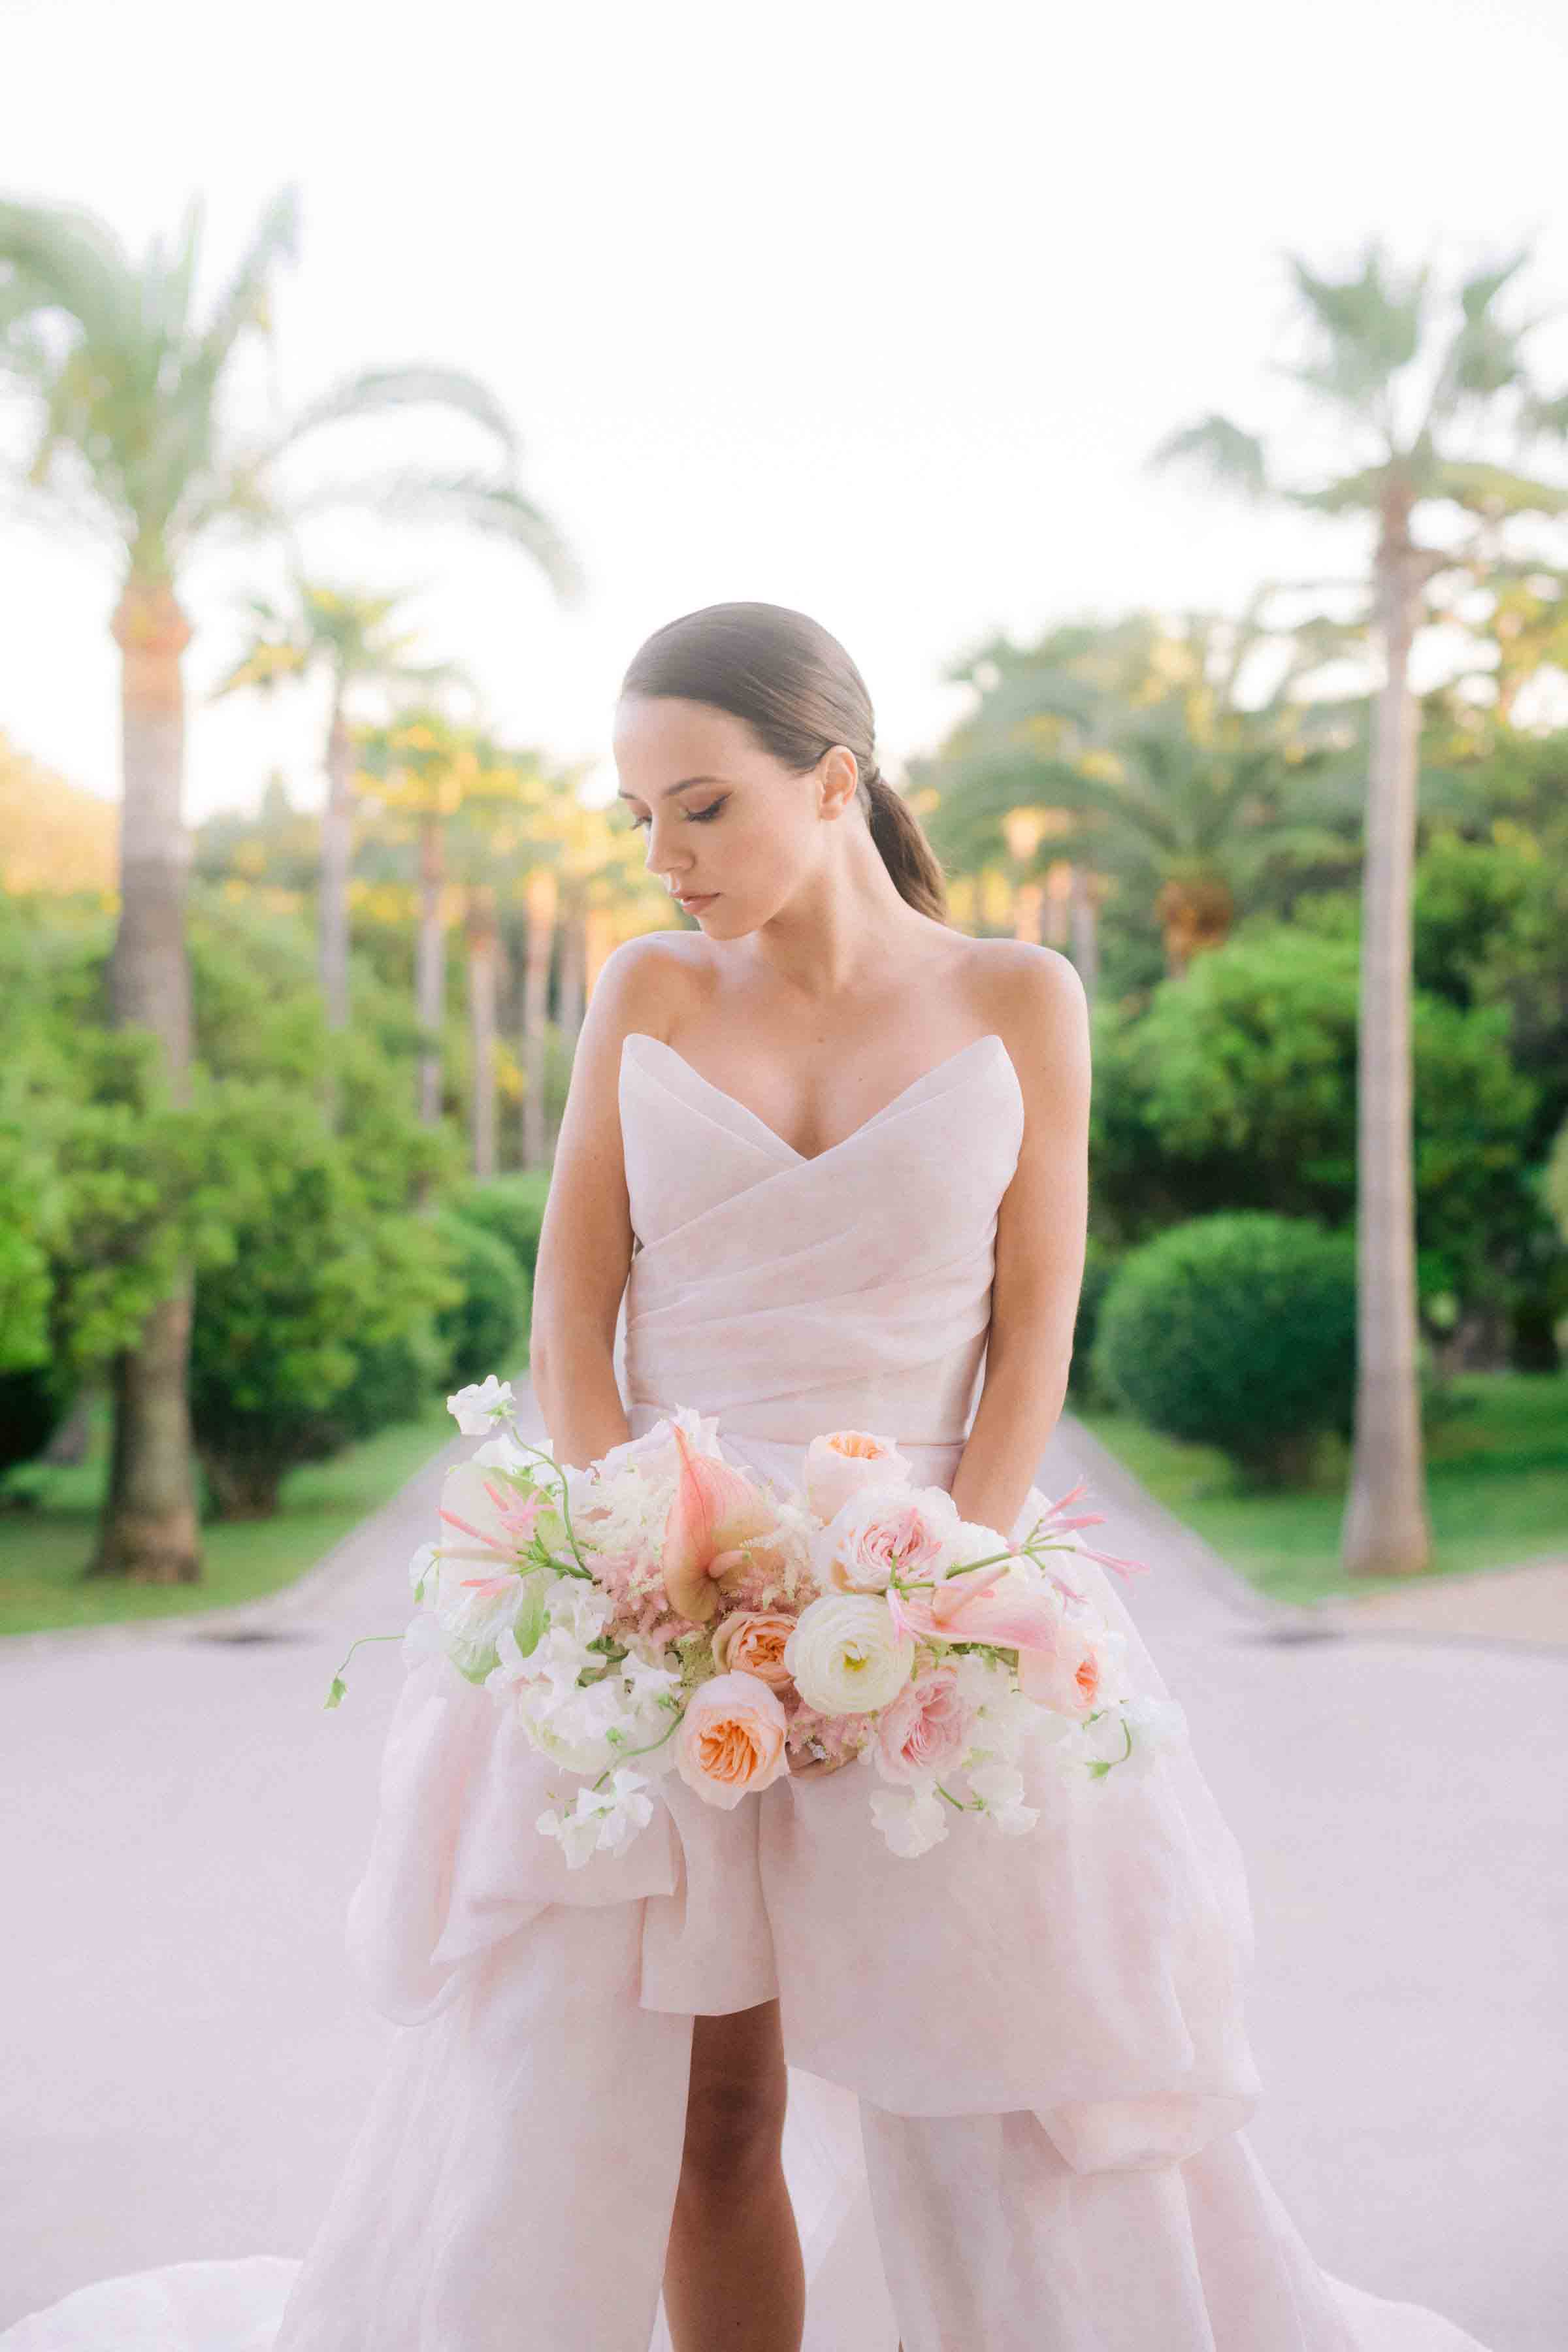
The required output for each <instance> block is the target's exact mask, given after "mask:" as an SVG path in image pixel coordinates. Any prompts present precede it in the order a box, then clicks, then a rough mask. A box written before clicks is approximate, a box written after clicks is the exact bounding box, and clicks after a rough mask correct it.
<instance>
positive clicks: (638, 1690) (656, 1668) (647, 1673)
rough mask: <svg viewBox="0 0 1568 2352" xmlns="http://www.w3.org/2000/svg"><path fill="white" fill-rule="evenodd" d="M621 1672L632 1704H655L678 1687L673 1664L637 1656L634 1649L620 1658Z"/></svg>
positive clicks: (678, 1683) (638, 1705)
mask: <svg viewBox="0 0 1568 2352" xmlns="http://www.w3.org/2000/svg"><path fill="white" fill-rule="evenodd" d="M621 1674H622V1675H623V1676H624V1678H625V1680H626V1689H627V1696H628V1697H629V1699H630V1702H631V1704H632V1706H637V1707H649V1706H657V1705H658V1701H659V1700H660V1699H661V1698H667V1697H671V1696H674V1694H675V1693H676V1692H677V1691H679V1688H680V1676H679V1673H678V1672H677V1671H676V1669H675V1668H674V1667H673V1666H666V1665H661V1664H658V1662H657V1661H656V1660H654V1659H652V1658H645V1657H642V1656H639V1654H638V1653H637V1651H636V1650H633V1651H631V1652H630V1653H629V1654H628V1655H627V1656H626V1657H625V1658H623V1659H622V1661H621Z"/></svg>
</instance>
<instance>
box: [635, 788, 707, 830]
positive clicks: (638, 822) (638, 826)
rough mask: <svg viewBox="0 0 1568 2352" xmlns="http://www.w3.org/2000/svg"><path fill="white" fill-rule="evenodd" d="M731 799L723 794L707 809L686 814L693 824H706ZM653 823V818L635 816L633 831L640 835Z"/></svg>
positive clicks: (690, 809)
mask: <svg viewBox="0 0 1568 2352" xmlns="http://www.w3.org/2000/svg"><path fill="white" fill-rule="evenodd" d="M729 797H730V795H729V793H721V795H720V797H719V798H718V799H717V800H716V801H710V802H709V803H708V805H707V807H706V808H700V809H698V808H689V809H688V810H687V811H686V812H685V813H686V814H687V815H688V816H689V817H690V818H691V820H692V822H693V824H708V823H709V821H710V819H711V818H713V817H716V816H717V815H718V814H719V812H720V810H721V808H722V807H723V805H724V803H725V802H726V801H727V800H728V799H729ZM652 822H653V819H652V818H651V817H646V816H634V817H633V819H632V830H633V831H634V832H637V833H640V832H642V831H643V829H644V828H645V827H646V826H647V825H649V824H652Z"/></svg>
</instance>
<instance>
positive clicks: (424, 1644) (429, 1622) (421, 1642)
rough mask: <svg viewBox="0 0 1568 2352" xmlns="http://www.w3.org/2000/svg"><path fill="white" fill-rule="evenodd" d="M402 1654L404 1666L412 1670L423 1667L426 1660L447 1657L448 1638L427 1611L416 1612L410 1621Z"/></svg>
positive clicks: (404, 1638)
mask: <svg viewBox="0 0 1568 2352" xmlns="http://www.w3.org/2000/svg"><path fill="white" fill-rule="evenodd" d="M401 1654H402V1658H403V1663H404V1664H405V1666H407V1667H408V1668H410V1669H411V1670H412V1669H413V1668H414V1667H415V1666H422V1665H423V1664H424V1663H425V1661H426V1658H434V1657H445V1656H446V1654H447V1643H446V1637H445V1635H444V1634H443V1633H442V1631H441V1628H440V1625H439V1624H438V1623H437V1620H436V1619H435V1618H434V1617H433V1616H432V1615H431V1613H430V1612H429V1611H428V1610H427V1609H418V1610H416V1612H415V1613H414V1615H413V1616H412V1617H411V1618H410V1619H409V1621H408V1625H407V1629H406V1631H405V1633H404V1636H403V1643H402V1653H401Z"/></svg>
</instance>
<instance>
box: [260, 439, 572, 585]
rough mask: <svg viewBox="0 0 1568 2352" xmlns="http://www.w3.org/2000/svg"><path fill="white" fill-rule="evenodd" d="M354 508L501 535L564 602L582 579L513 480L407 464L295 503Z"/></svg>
mask: <svg viewBox="0 0 1568 2352" xmlns="http://www.w3.org/2000/svg"><path fill="white" fill-rule="evenodd" d="M342 507H358V508H362V509H368V510H369V511H372V512H374V513H377V514H380V515H383V516H384V517H386V518H387V519H388V520H395V521H398V522H420V523H434V524H444V523H445V524H457V525H459V526H461V527H462V528H464V529H467V530H479V531H483V532H485V533H486V534H487V535H489V536H490V537H492V538H498V539H504V540H506V541H509V542H510V544H511V545H512V546H514V547H521V549H523V551H525V552H526V553H527V554H530V555H531V556H532V557H533V559H534V561H535V562H537V564H538V565H539V568H540V570H541V571H542V572H543V573H544V576H545V578H546V579H547V580H548V581H549V583H550V584H551V586H552V588H553V589H554V590H555V592H556V593H557V595H558V596H559V597H560V598H561V600H562V602H563V604H574V603H575V602H576V601H577V600H578V599H579V598H580V597H581V596H582V595H583V593H584V587H585V583H584V576H583V573H582V572H581V570H580V569H579V567H578V564H577V561H576V558H575V557H574V554H573V553H572V551H571V550H570V548H569V547H568V546H567V543H566V541H564V539H563V537H562V535H561V533H560V532H559V531H558V530H557V529H556V526H555V524H554V523H553V522H552V520H550V518H549V517H548V516H547V515H546V514H545V513H544V511H543V510H542V508H540V507H538V506H536V505H535V504H534V502H533V500H532V499H530V498H529V497H527V496H526V494H525V493H524V492H523V491H521V490H520V489H519V488H517V486H516V484H515V483H513V482H510V481H507V480H497V479H496V478H494V477H493V476H490V475H484V474H442V473H433V472H429V471H427V470H426V469H425V468H423V467H405V468H404V469H403V470H402V471H400V472H396V473H391V474H380V475H374V476H369V477H366V478H363V479H361V480H358V481H353V482H350V481H339V482H332V483H327V484H324V485H322V486H321V487H320V488H316V489H314V490H312V491H310V492H308V493H306V494H304V495H303V496H302V497H301V498H300V499H299V500H297V501H296V502H295V505H294V509H293V511H294V512H295V514H296V515H298V516H301V517H303V516H307V515H310V514H318V513H325V512H330V511H331V510H333V509H340V508H342Z"/></svg>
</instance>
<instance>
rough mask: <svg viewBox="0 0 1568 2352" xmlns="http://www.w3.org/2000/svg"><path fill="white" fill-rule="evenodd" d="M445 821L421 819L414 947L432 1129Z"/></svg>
mask: <svg viewBox="0 0 1568 2352" xmlns="http://www.w3.org/2000/svg"><path fill="white" fill-rule="evenodd" d="M443 847H444V842H443V836H442V832H441V819H440V817H439V816H438V815H437V814H434V813H431V814H426V815H423V816H422V817H421V818H420V821H419V934H418V940H417V943H416V971H415V982H414V996H415V1007H416V1012H417V1013H418V1017H419V1026H420V1028H421V1029H422V1030H423V1032H424V1044H423V1047H422V1050H421V1052H420V1055H419V1116H420V1118H421V1119H422V1120H423V1121H424V1123H425V1125H426V1127H434V1126H435V1125H436V1123H437V1120H438V1119H439V1118H440V1116H441V1024H442V1020H443V1017H444V1013H445V1008H446V994H447V935H446V929H445V927H444V923H443V905H442V901H443V898H444V895H445V893H444V887H443V886H444V884H445V881H446V871H445V866H446V861H445V858H444V856H443V855H442V851H443Z"/></svg>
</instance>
